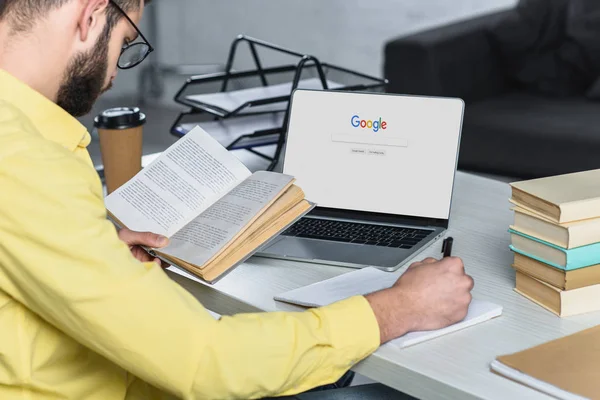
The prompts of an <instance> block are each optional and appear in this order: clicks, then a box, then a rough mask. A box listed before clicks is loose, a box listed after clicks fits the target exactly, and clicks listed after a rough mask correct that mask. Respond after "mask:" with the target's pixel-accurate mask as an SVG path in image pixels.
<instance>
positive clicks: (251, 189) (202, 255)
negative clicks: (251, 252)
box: [161, 171, 294, 266]
mask: <svg viewBox="0 0 600 400" xmlns="http://www.w3.org/2000/svg"><path fill="white" fill-rule="evenodd" d="M293 181H294V178H292V177H291V176H288V175H283V174H278V173H274V172H266V171H260V172H256V173H255V174H254V175H252V176H251V177H249V178H248V179H246V180H245V181H243V182H242V183H241V184H240V185H238V186H237V187H235V188H234V189H233V190H231V192H229V193H228V194H227V195H225V196H223V198H221V199H220V200H219V201H217V202H216V203H215V204H213V205H212V206H211V207H210V208H209V209H208V210H206V211H205V212H203V213H202V214H201V215H199V216H198V217H196V218H194V219H193V220H192V221H191V222H190V223H188V224H187V225H185V226H184V227H183V228H182V229H181V230H179V231H178V232H177V233H176V234H175V235H174V236H173V237H172V238H171V243H170V244H169V246H167V247H166V248H164V249H161V252H162V253H165V254H168V255H170V256H173V257H177V258H179V259H182V260H185V261H187V262H189V263H191V264H195V265H197V266H203V265H204V264H206V263H207V262H208V261H209V260H210V259H212V258H213V257H214V256H216V255H217V254H218V253H219V252H220V251H221V250H222V249H223V248H224V247H225V246H226V245H227V244H228V243H230V242H231V241H232V240H233V239H234V238H235V237H237V236H238V235H239V234H241V233H242V232H243V229H244V228H245V227H247V226H248V225H249V224H250V223H251V222H252V221H254V220H255V219H256V218H257V217H258V216H259V215H260V214H261V211H262V210H264V209H266V208H267V207H268V206H269V205H270V204H272V203H273V202H274V201H275V200H276V199H277V198H278V197H279V196H280V195H281V194H282V192H284V191H285V190H286V188H287V187H289V186H290V185H291V184H292V183H293Z"/></svg>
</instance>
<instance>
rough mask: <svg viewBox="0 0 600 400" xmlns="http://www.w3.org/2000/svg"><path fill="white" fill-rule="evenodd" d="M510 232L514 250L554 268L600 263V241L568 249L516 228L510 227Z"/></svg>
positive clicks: (582, 266) (572, 267)
mask: <svg viewBox="0 0 600 400" xmlns="http://www.w3.org/2000/svg"><path fill="white" fill-rule="evenodd" d="M509 232H510V234H511V240H512V244H511V245H510V249H511V250H512V251H514V252H515V253H519V254H522V255H524V256H526V257H529V258H533V259H534V260H537V261H540V262H543V263H544V264H548V265H550V266H552V267H554V268H558V269H562V270H563V271H572V270H575V269H580V268H585V267H591V266H592V265H597V264H600V243H594V244H590V245H587V246H582V247H576V248H573V249H569V250H567V249H565V248H562V247H559V246H556V245H554V244H552V243H548V242H545V241H543V240H540V239H538V238H535V237H533V236H529V235H526V234H524V233H521V232H518V231H515V230H514V229H510V230H509Z"/></svg>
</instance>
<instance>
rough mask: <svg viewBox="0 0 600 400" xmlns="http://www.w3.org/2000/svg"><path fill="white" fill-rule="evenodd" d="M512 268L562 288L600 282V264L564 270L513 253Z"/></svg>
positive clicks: (569, 288)
mask: <svg viewBox="0 0 600 400" xmlns="http://www.w3.org/2000/svg"><path fill="white" fill-rule="evenodd" d="M513 268H514V269H516V270H517V271H520V272H522V273H524V274H526V275H529V276H531V277H534V278H535V279H538V280H540V281H543V282H546V283H548V284H550V285H552V286H554V287H556V288H558V289H562V290H573V289H579V288H582V287H586V286H592V285H597V284H600V264H599V265H593V266H591V267H587V268H580V269H574V270H571V271H565V270H562V269H558V268H554V267H552V266H550V265H548V264H545V263H543V262H540V261H537V260H534V259H533V258H529V257H526V256H524V255H521V254H519V253H515V261H514V264H513Z"/></svg>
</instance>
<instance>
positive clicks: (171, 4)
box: [111, 0, 517, 96]
mask: <svg viewBox="0 0 600 400" xmlns="http://www.w3.org/2000/svg"><path fill="white" fill-rule="evenodd" d="M516 1H517V0H371V1H367V0H168V1H167V0H162V1H155V4H152V5H150V6H149V7H156V11H157V12H158V20H159V23H158V28H159V29H158V32H157V34H158V38H157V41H156V47H157V52H156V55H155V57H157V59H158V60H159V61H160V62H161V63H162V64H166V65H173V64H182V63H183V64H222V63H224V62H225V59H226V56H227V52H228V49H229V44H230V43H231V41H232V40H233V39H234V38H235V36H236V35H237V34H239V33H244V34H247V35H250V36H254V37H257V38H260V39H264V40H267V41H271V42H274V43H277V44H280V45H283V46H287V47H290V48H293V49H296V50H298V51H301V52H307V53H311V54H313V55H315V56H317V57H320V58H322V59H323V60H326V61H327V62H330V63H332V64H339V65H342V66H346V67H350V68H354V69H357V70H360V71H362V72H365V73H370V74H375V75H381V68H382V50H383V43H384V42H385V41H386V40H388V39H390V38H393V37H396V36H400V35H406V34H410V33H414V32H417V31H419V30H423V29H427V28H431V27H434V26H437V25H441V24H445V23H448V22H453V21H456V20H460V19H464V18H468V17H471V16H474V15H478V14H483V13H487V12H491V11H494V10H497V9H501V8H507V7H511V6H513V5H514V4H515V3H516ZM271 61H273V62H276V61H279V60H271ZM244 64H245V62H244V60H242V61H241V63H240V64H238V68H239V67H243V66H244ZM135 75H136V72H135V71H131V72H125V73H122V74H121V76H120V77H119V81H118V84H123V86H121V87H120V88H119V89H118V90H115V91H114V92H113V93H112V94H111V95H113V96H114V95H120V94H123V93H125V92H128V91H132V90H135V83H136V79H135ZM182 79H183V78H181V77H178V78H172V79H171V80H170V81H171V84H170V85H169V86H173V85H176V84H177V83H178V82H180V81H182ZM117 86H118V85H117ZM172 90H173V88H171V90H170V92H171V91H172ZM170 94H171V93H169V95H168V96H170Z"/></svg>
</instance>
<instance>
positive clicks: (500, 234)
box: [169, 173, 600, 399]
mask: <svg viewBox="0 0 600 400" xmlns="http://www.w3.org/2000/svg"><path fill="white" fill-rule="evenodd" d="M509 197H510V190H509V187H508V185H507V184H504V183H500V182H496V181H493V180H489V179H486V178H480V177H477V176H474V175H469V174H464V173H458V175H457V181H456V185H455V197H454V203H453V207H452V216H451V227H450V231H449V234H450V235H452V236H453V237H454V238H455V241H454V249H453V254H455V255H457V256H460V257H462V258H463V259H464V262H465V266H466V270H467V272H468V273H469V274H470V275H472V276H473V278H474V279H475V288H474V290H473V295H474V297H476V298H479V299H483V300H489V301H492V302H495V303H497V304H501V305H502V306H503V307H504V315H503V316H502V317H500V318H498V319H495V320H492V321H490V322H486V323H483V324H480V325H478V326H475V327H471V328H468V329H466V330H463V331H460V332H456V333H454V334H451V335H447V336H444V337H441V338H438V339H435V340H432V341H430V342H426V343H422V344H419V345H417V346H414V347H410V348H408V349H403V350H400V349H397V348H395V347H393V346H391V345H385V346H382V347H381V348H380V349H379V350H378V351H377V352H376V353H375V354H373V355H372V356H370V357H369V358H367V359H366V360H364V361H363V362H361V363H360V364H359V365H357V366H356V368H355V370H356V371H357V372H359V373H360V374H363V375H365V376H367V377H369V378H371V379H374V380H376V381H379V382H382V383H384V384H386V385H388V386H391V387H394V388H396V389H398V390H400V391H403V392H405V393H408V394H410V395H412V396H415V397H417V398H423V399H468V398H485V399H509V398H513V399H524V398H527V399H548V398H549V397H547V396H545V395H543V394H541V393H538V392H536V391H533V390H531V389H528V388H526V387H524V386H521V385H519V384H517V383H514V382H512V381H510V380H508V379H504V378H502V377H499V376H497V375H495V374H493V373H491V372H490V371H489V364H490V362H491V361H492V360H494V358H495V357H496V356H498V355H502V354H508V353H514V352H517V351H520V350H524V349H526V348H528V347H531V346H535V345H538V344H541V343H543V342H546V341H549V340H553V339H556V338H559V337H562V336H565V335H568V334H572V333H575V332H577V331H580V330H582V329H585V328H588V327H591V326H594V325H598V324H600V313H592V314H587V315H582V316H576V317H571V318H566V319H560V318H558V317H556V316H554V315H553V314H551V313H550V312H548V311H546V310H544V309H542V308H540V307H539V306H537V305H535V304H534V303H532V302H530V301H528V300H526V299H525V298H523V297H521V296H519V295H518V294H516V293H515V292H514V291H513V287H514V284H515V273H514V271H513V269H512V268H511V261H512V254H511V252H510V251H509V250H508V244H509V240H510V239H509V235H508V233H507V229H508V226H509V225H510V224H511V222H512V213H511V211H510V210H509V203H508V201H507V199H508V198H509ZM440 247H441V243H440V242H438V243H436V244H434V245H433V246H432V247H431V248H429V249H428V250H426V251H425V252H423V253H421V254H420V255H419V256H418V258H424V257H427V256H434V257H439V255H440ZM348 271H350V270H348V269H344V268H339V267H331V266H323V265H314V264H306V263H297V262H287V261H286V262H283V261H278V260H269V259H263V258H253V259H251V260H250V261H249V262H247V263H246V264H244V265H242V266H240V267H238V268H237V269H236V270H234V271H233V272H232V273H230V274H229V275H228V276H226V277H225V278H223V280H221V281H220V282H218V283H217V284H216V285H214V286H208V285H205V284H201V283H197V282H192V281H190V280H188V279H186V278H183V277H181V276H178V275H176V274H174V273H173V272H169V274H170V275H171V277H172V278H173V279H175V280H176V281H177V282H179V283H180V284H181V285H182V286H184V287H185V288H186V289H188V290H189V291H190V292H192V294H194V295H195V296H196V297H197V298H198V299H199V300H200V301H201V302H203V304H204V305H205V306H207V307H208V308H209V309H212V310H214V311H216V312H219V313H221V314H234V313H239V312H253V311H258V310H265V311H276V310H299V308H297V307H294V306H291V305H286V304H283V303H279V302H275V301H274V300H273V296H275V295H276V294H279V293H282V292H285V291H288V290H291V289H295V288H298V287H301V286H304V285H308V284H311V283H315V282H318V281H321V280H324V279H327V278H331V277H333V276H336V275H339V274H342V273H345V272H348ZM400 273H401V271H398V272H397V273H396V274H398V275H399V274H400ZM351 334H352V332H348V335H351Z"/></svg>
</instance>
